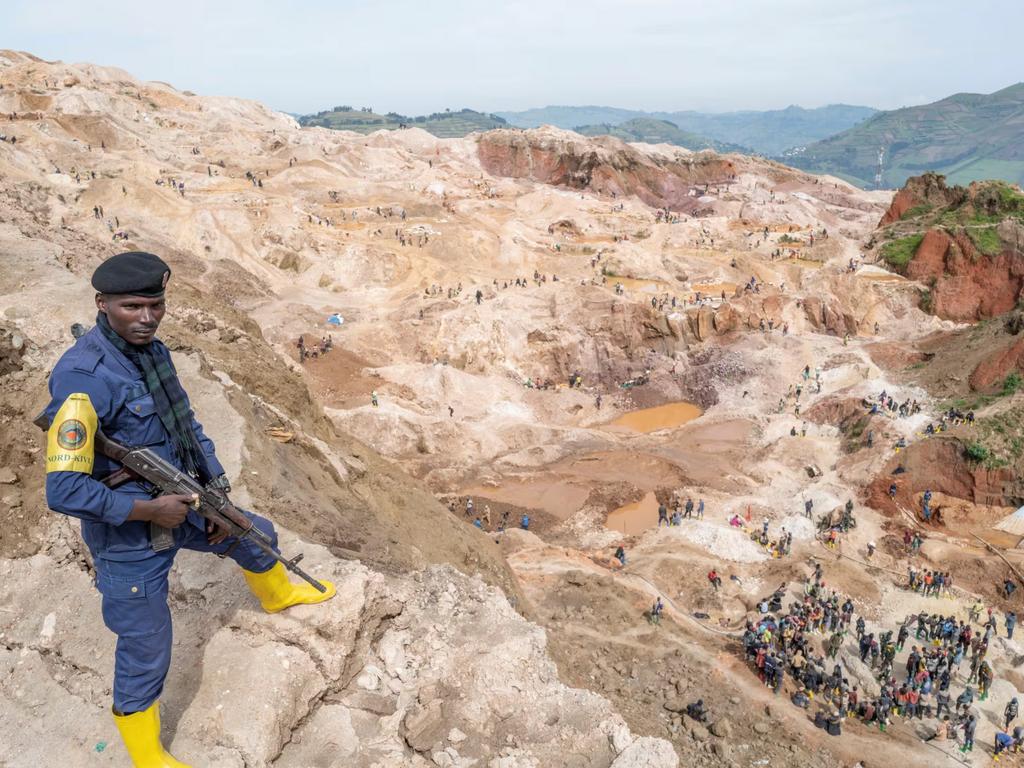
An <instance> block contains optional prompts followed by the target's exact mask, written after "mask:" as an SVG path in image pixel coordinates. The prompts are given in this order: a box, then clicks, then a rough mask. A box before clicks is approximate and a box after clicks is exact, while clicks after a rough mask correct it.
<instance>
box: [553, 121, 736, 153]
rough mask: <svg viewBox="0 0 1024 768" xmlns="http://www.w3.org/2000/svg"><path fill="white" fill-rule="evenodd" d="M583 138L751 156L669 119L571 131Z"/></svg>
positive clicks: (589, 127) (580, 128)
mask: <svg viewBox="0 0 1024 768" xmlns="http://www.w3.org/2000/svg"><path fill="white" fill-rule="evenodd" d="M573 130H574V131H576V132H577V133H581V134H583V135H584V136H615V137H617V138H620V139H622V140H623V141H643V142H646V143H648V144H675V145H676V146H679V147H686V148H687V149H692V150H701V149H713V150H715V151H716V152H742V153H744V154H748V155H749V154H752V151H751V150H750V149H748V148H746V147H741V146H738V145H736V144H729V143H727V142H721V141H715V140H713V139H709V138H707V137H706V136H698V135H697V134H695V133H690V132H689V131H683V130H680V129H679V126H677V125H675V123H670V122H669V121H668V120H655V119H653V118H649V117H637V118H634V119H632V120H627V121H626V122H624V123H620V124H619V125H609V124H607V123H605V124H604V125H583V126H578V127H576V128H574V129H573Z"/></svg>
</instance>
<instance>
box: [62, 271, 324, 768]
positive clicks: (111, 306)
mask: <svg viewBox="0 0 1024 768" xmlns="http://www.w3.org/2000/svg"><path fill="white" fill-rule="evenodd" d="M170 275H171V271H170V269H169V268H168V266H167V264H165V263H164V262H163V260H161V259H160V258H159V257H157V256H154V255H153V254H150V253H140V252H130V253H122V254H119V255H117V256H114V257H112V258H110V259H108V260H107V261H105V262H104V263H103V264H101V265H100V266H99V268H98V269H97V270H96V272H95V273H94V274H93V276H92V285H93V287H94V288H95V289H96V291H97V293H96V306H97V308H98V309H99V314H98V315H97V316H96V327H95V328H93V329H92V330H90V331H89V332H88V333H86V334H85V335H83V336H82V337H81V338H80V339H79V340H78V341H77V343H76V344H75V346H74V347H72V348H71V349H69V350H68V351H67V352H65V353H64V355H63V356H62V357H61V359H60V360H59V361H58V363H57V365H56V367H55V368H54V370H53V373H52V375H51V376H50V384H49V388H50V395H51V400H50V404H49V405H48V406H47V407H46V411H45V415H46V416H47V417H48V418H49V422H50V425H51V426H50V429H49V432H48V435H47V451H46V499H47V503H48V504H49V506H50V508H51V509H53V510H54V511H57V512H61V513H63V514H66V515H70V516H71V517H77V518H79V519H80V520H81V521H82V538H83V539H84V540H85V543H86V545H87V546H88V547H89V551H90V552H91V553H92V557H93V562H94V564H95V567H96V586H97V589H98V590H99V592H100V594H101V596H102V610H103V621H104V623H105V624H106V626H107V628H108V629H110V630H111V631H112V632H114V633H115V634H116V635H117V646H116V651H115V658H114V685H113V693H114V704H113V713H114V722H115V723H116V725H117V728H118V730H119V731H120V733H121V737H122V738H123V739H124V743H125V747H126V748H127V750H128V754H129V755H130V756H131V758H132V761H133V763H134V765H135V766H137V767H138V768H180V767H181V766H183V765H184V764H183V763H181V762H179V761H177V760H175V759H174V758H173V757H172V756H171V755H170V754H169V753H167V752H166V751H164V748H163V746H162V745H161V742H160V711H159V702H158V699H159V697H160V694H161V692H162V690H163V685H164V679H165V677H166V676H167V670H168V668H169V667H170V663H171V645H172V639H171V637H172V635H171V612H170V610H169V609H168V607H167V575H168V573H169V571H170V569H171V565H172V564H173V563H174V557H175V555H176V554H177V553H178V550H180V549H191V550H195V551H199V552H212V553H214V554H216V555H218V556H221V557H230V558H231V559H232V560H234V561H235V562H236V563H238V564H239V565H240V566H241V567H242V569H243V570H242V574H243V576H244V577H245V580H246V582H247V583H248V585H249V588H250V589H251V590H252V592H253V593H254V594H255V595H256V597H258V598H259V600H260V603H261V605H262V607H263V609H264V610H265V611H267V612H269V613H276V612H277V611H281V610H284V609H285V608H288V607H290V606H293V605H297V604H300V603H318V602H321V601H322V600H326V599H328V598H330V597H332V596H333V595H334V593H335V589H334V586H333V585H332V584H330V583H329V582H324V584H325V585H326V586H327V591H326V592H325V593H323V594H321V593H319V592H317V591H316V589H314V588H313V587H312V586H309V585H305V584H300V585H296V584H292V583H290V582H289V580H288V576H287V572H286V571H285V568H284V566H283V565H282V564H281V563H279V562H277V561H275V560H274V559H273V558H271V557H269V556H268V555H267V554H265V553H264V552H263V551H262V550H260V549H259V548H258V547H257V546H256V545H254V544H252V543H250V542H249V540H247V539H236V538H233V537H229V536H228V534H227V531H225V530H222V529H220V528H219V527H216V526H213V525H212V524H206V523H205V521H204V519H203V518H202V517H200V516H199V515H198V513H197V512H196V511H195V510H194V509H193V508H192V506H191V502H192V501H193V497H191V496H182V495H173V494H165V495H163V496H157V497H155V498H154V497H153V495H152V494H151V493H150V490H149V488H148V485H147V484H145V483H143V482H137V481H135V480H130V479H129V481H128V482H121V483H117V482H113V481H111V482H109V484H105V483H104V479H109V478H111V476H112V475H113V473H114V472H116V471H117V470H118V469H119V466H118V465H117V463H116V462H114V461H113V460H111V459H109V458H107V457H106V456H104V455H102V454H97V452H96V450H95V448H96V432H97V430H102V432H103V433H104V434H106V435H107V436H108V437H110V438H111V439H112V440H115V441H116V442H118V443H121V444H124V445H128V446H146V447H147V448H149V449H150V450H152V451H154V452H155V453H157V454H158V455H159V456H160V457H161V458H163V459H164V460H166V461H168V462H170V463H171V464H173V465H174V466H175V467H177V468H178V469H180V470H181V471H182V472H185V473H187V474H189V475H191V476H192V477H193V478H195V479H196V480H198V481H199V482H201V483H203V484H204V485H205V486H206V487H207V488H210V489H215V490H218V491H223V492H225V493H226V492H227V491H229V490H230V486H229V484H228V481H227V478H226V476H225V474H224V468H223V467H222V466H221V464H220V462H219V461H218V459H217V455H216V451H215V449H214V445H213V442H212V441H211V440H210V438H208V437H207V436H206V435H205V433H204V432H203V428H202V426H201V425H200V424H199V422H198V421H196V419H195V415H194V413H193V412H192V408H191V405H190V403H189V399H188V395H187V394H186V393H185V391H184V389H182V386H181V382H180V381H179V380H178V375H177V372H176V371H175V369H174V364H173V363H172V362H171V356H170V352H169V351H168V350H167V347H165V346H164V345H163V344H162V343H161V342H159V341H157V340H156V330H157V327H158V326H159V325H160V321H161V320H162V319H163V316H164V312H165V311H166V308H165V300H164V290H165V288H166V286H167V281H168V279H169V278H170ZM245 514H246V516H247V517H249V518H250V519H251V520H252V521H253V523H254V524H255V525H256V527H257V528H259V529H260V530H261V531H263V532H264V533H265V534H267V535H268V536H269V537H270V538H271V539H272V540H273V542H274V545H275V546H276V542H277V535H276V533H275V531H274V526H273V525H272V524H271V523H270V521H269V520H266V519H264V518H262V517H259V516H258V515H254V514H252V513H248V512H246V513H245ZM153 525H156V526H160V527H162V528H166V529H171V532H172V534H173V543H170V544H168V545H167V546H165V547H163V546H160V545H156V542H155V541H154V540H153V538H152V537H151V531H153V530H157V529H153V528H152V527H151V526H153ZM155 545H156V546H155ZM186 768H187V767H186Z"/></svg>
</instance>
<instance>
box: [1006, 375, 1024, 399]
mask: <svg viewBox="0 0 1024 768" xmlns="http://www.w3.org/2000/svg"><path fill="white" fill-rule="evenodd" d="M1021 384H1024V380H1022V379H1021V377H1020V374H1019V373H1017V372H1016V371H1014V372H1013V373H1011V374H1010V375H1009V376H1007V377H1006V379H1005V380H1004V381H1003V391H1002V394H1003V395H1012V394H1014V393H1015V392H1016V391H1017V390H1019V389H1020V385H1021Z"/></svg>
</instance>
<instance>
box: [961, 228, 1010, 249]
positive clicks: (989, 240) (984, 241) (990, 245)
mask: <svg viewBox="0 0 1024 768" xmlns="http://www.w3.org/2000/svg"><path fill="white" fill-rule="evenodd" d="M967 236H968V237H969V238H971V242H972V243H974V247H975V248H977V249H978V250H979V251H981V252H982V253H983V254H985V255H986V256H998V255H999V254H1000V253H1001V252H1002V250H1003V241H1002V240H1001V239H1000V237H999V232H998V231H997V230H996V228H995V227H981V228H976V229H968V230H967Z"/></svg>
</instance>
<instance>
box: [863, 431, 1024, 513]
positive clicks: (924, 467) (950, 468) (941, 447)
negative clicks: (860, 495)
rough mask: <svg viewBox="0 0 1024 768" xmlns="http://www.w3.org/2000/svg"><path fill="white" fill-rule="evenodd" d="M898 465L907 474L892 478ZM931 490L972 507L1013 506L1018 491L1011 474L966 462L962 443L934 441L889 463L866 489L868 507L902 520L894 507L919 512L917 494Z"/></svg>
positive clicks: (913, 447) (919, 444) (951, 439)
mask: <svg viewBox="0 0 1024 768" xmlns="http://www.w3.org/2000/svg"><path fill="white" fill-rule="evenodd" d="M897 465H902V466H903V468H904V469H905V470H906V471H905V472H902V473H900V474H898V475H894V474H892V471H893V470H894V469H896V466H897ZM893 482H895V483H896V499H895V501H894V500H893V499H890V498H889V484H890V483H893ZM926 490H931V491H932V492H933V493H941V494H944V495H946V496H954V497H956V498H958V499H967V500H968V501H971V502H973V503H975V504H990V505H993V506H1012V505H1014V504H1015V503H1016V499H1017V496H1016V493H1017V491H1018V489H1017V488H1016V487H1015V485H1014V473H1013V470H1012V469H1010V468H1008V467H1003V468H1001V469H986V468H985V467H983V466H981V465H980V464H976V463H971V462H968V461H967V459H966V457H965V456H964V448H963V445H962V443H961V442H960V441H959V440H957V439H956V438H954V437H933V438H930V439H928V440H921V441H919V442H916V443H912V444H911V445H910V446H909V447H907V448H906V449H905V450H903V451H901V452H900V453H898V454H896V455H895V456H894V457H893V458H892V459H890V460H889V461H888V462H887V463H886V465H885V468H884V469H883V470H882V471H881V472H880V473H879V474H878V475H877V476H876V477H875V479H874V480H872V482H871V484H870V485H869V486H868V488H867V499H866V503H867V505H868V506H869V507H872V508H873V509H876V510H878V511H880V512H885V513H887V514H889V515H892V516H894V517H902V515H901V514H900V511H899V509H898V507H897V505H899V506H902V507H903V508H904V509H907V510H910V511H912V512H917V511H918V501H917V498H918V496H917V495H918V494H921V493H924V491H926Z"/></svg>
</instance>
